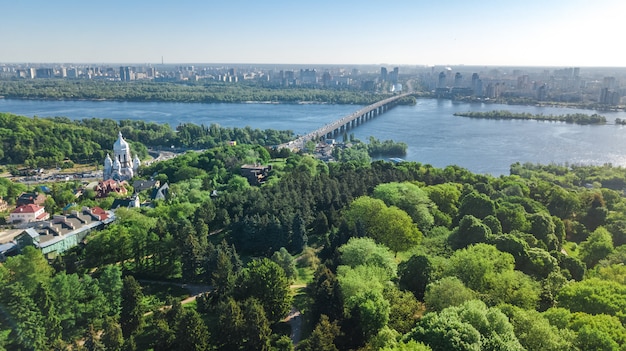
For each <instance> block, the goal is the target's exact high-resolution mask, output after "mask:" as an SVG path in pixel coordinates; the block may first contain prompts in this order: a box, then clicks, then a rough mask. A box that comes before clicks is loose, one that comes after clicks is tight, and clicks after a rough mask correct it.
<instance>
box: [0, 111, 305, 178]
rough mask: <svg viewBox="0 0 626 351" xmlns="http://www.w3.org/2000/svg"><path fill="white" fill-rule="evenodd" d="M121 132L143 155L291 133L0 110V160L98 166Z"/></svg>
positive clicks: (271, 141)
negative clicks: (26, 114)
mask: <svg viewBox="0 0 626 351" xmlns="http://www.w3.org/2000/svg"><path fill="white" fill-rule="evenodd" d="M117 131H121V132H122V134H123V135H124V138H125V139H126V140H128V141H129V142H130V144H131V147H132V148H133V152H134V153H137V154H138V155H140V157H142V158H146V157H147V154H148V153H147V149H146V147H151V148H155V147H156V148H163V147H165V148H169V147H170V146H174V147H178V148H181V147H182V148H211V147H214V146H217V145H219V144H223V143H225V142H230V141H236V142H238V143H246V144H259V145H268V146H270V145H277V144H280V143H284V142H286V141H288V140H290V139H291V138H292V137H293V133H292V132H291V131H275V130H264V131H262V130H259V129H252V128H250V127H245V128H224V127H220V126H219V125H217V124H211V125H210V126H204V125H195V124H181V125H179V126H177V127H176V130H173V129H172V128H171V127H170V126H169V125H167V124H156V123H147V122H144V121H135V120H122V121H119V122H116V121H114V120H111V119H102V120H101V119H95V118H91V119H83V120H76V121H73V120H70V119H68V118H65V117H54V118H37V117H35V118H28V117H23V116H16V115H12V114H9V113H0V145H2V147H1V148H0V164H14V165H21V164H25V165H26V166H30V167H44V168H50V167H57V166H61V165H62V164H63V163H64V162H65V161H67V160H70V161H72V162H74V163H92V162H96V163H98V164H100V163H101V162H103V160H104V157H105V156H106V152H107V150H108V148H110V147H111V145H113V143H114V142H115V140H116V139H117Z"/></svg>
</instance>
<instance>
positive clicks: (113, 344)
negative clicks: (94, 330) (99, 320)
mask: <svg viewBox="0 0 626 351" xmlns="http://www.w3.org/2000/svg"><path fill="white" fill-rule="evenodd" d="M100 339H101V340H102V344H104V346H105V347H106V349H107V350H110V351H120V350H121V349H122V345H124V337H123V335H122V328H121V327H120V325H119V323H117V321H116V320H115V319H113V318H111V317H109V318H106V319H105V321H104V325H103V330H102V336H101V337H100Z"/></svg>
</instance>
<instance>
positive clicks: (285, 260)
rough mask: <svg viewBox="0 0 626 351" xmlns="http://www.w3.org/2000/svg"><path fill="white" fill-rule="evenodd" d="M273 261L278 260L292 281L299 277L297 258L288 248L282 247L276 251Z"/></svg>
mask: <svg viewBox="0 0 626 351" xmlns="http://www.w3.org/2000/svg"><path fill="white" fill-rule="evenodd" d="M272 261H274V262H276V263H277V264H278V265H279V266H280V267H281V268H282V269H283V270H284V271H285V274H286V275H287V278H288V279H289V281H290V282H293V281H295V280H296V279H298V269H297V268H296V260H295V259H294V258H293V256H291V254H289V252H288V251H287V249H285V248H284V247H281V248H280V250H278V251H276V252H274V254H273V255H272Z"/></svg>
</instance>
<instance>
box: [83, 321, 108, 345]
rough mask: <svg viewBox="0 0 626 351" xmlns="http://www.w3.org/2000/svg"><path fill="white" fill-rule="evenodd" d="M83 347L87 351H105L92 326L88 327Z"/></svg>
mask: <svg viewBox="0 0 626 351" xmlns="http://www.w3.org/2000/svg"><path fill="white" fill-rule="evenodd" d="M84 347H85V349H86V350H87V351H105V350H106V348H105V346H104V344H103V343H102V342H101V341H100V338H98V334H97V333H96V331H95V330H94V329H93V325H89V330H88V332H87V335H85V344H84Z"/></svg>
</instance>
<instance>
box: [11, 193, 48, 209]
mask: <svg viewBox="0 0 626 351" xmlns="http://www.w3.org/2000/svg"><path fill="white" fill-rule="evenodd" d="M45 201H46V196H45V195H44V194H37V193H22V194H21V195H20V196H19V197H18V198H17V200H16V201H15V206H16V207H20V206H24V205H43V204H44V202H45Z"/></svg>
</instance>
